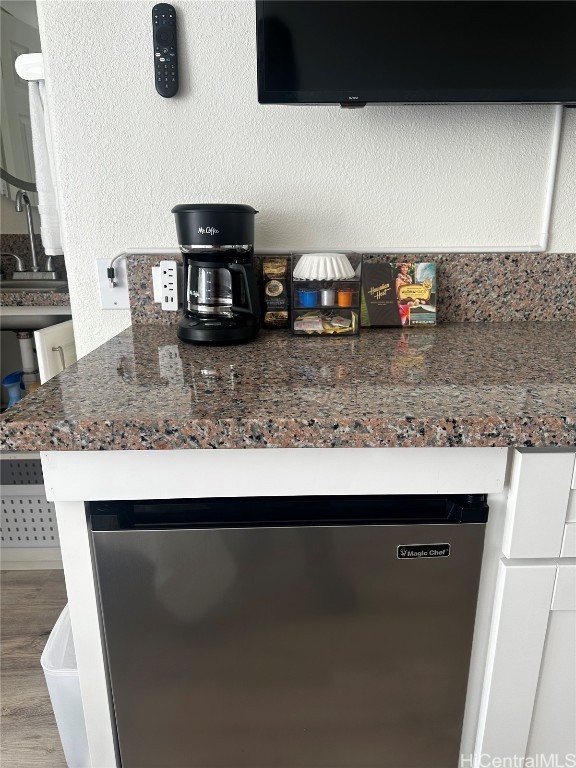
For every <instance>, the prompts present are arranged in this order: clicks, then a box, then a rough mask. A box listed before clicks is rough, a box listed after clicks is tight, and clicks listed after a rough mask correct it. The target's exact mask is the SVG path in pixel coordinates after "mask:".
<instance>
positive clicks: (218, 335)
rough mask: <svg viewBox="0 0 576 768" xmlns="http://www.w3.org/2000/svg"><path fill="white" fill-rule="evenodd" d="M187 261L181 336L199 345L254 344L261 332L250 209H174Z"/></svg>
mask: <svg viewBox="0 0 576 768" xmlns="http://www.w3.org/2000/svg"><path fill="white" fill-rule="evenodd" d="M172 213H173V214H174V215H175V217H176V230H177V233H178V241H179V244H180V250H181V251H182V256H183V260H184V281H185V292H184V314H183V316H182V318H181V319H180V321H179V323H178V337H179V338H180V339H182V341H188V342H191V343H193V344H238V343H242V342H245V341H251V340H252V339H253V338H255V336H256V335H257V334H258V330H259V328H260V306H259V301H258V290H257V286H256V275H255V271H254V216H255V215H256V213H258V211H255V210H254V208H251V207H250V206H249V205H219V204H214V205H194V204H191V205H177V206H175V207H174V208H173V209H172Z"/></svg>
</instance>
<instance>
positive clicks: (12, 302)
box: [0, 291, 70, 307]
mask: <svg viewBox="0 0 576 768" xmlns="http://www.w3.org/2000/svg"><path fill="white" fill-rule="evenodd" d="M0 300H1V302H2V306H4V307H69V306H70V294H69V293H68V292H67V291H66V292H64V291H63V292H59V291H2V295H1V296H0Z"/></svg>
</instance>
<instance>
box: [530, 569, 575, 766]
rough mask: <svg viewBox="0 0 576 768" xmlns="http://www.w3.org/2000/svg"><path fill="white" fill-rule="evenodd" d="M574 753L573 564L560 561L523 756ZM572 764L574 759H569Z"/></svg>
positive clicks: (563, 759)
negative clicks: (528, 734) (526, 745)
mask: <svg viewBox="0 0 576 768" xmlns="http://www.w3.org/2000/svg"><path fill="white" fill-rule="evenodd" d="M574 755H576V565H572V564H570V565H560V566H559V568H558V574H557V577H556V586H555V588H554V596H553V598H552V610H551V611H550V619H549V621H548V628H547V632H546V642H545V644H544V653H543V656H542V664H541V665H540V678H539V680H538V689H537V691H536V699H535V702H534V710H533V714H532V724H531V727H530V736H529V739H528V747H527V750H526V758H527V761H526V762H528V758H532V763H533V765H546V762H545V760H549V761H551V760H552V756H557V757H556V758H555V759H556V762H555V763H554V762H548V765H566V766H567V765H570V762H569V760H570V759H572V760H574V758H573V757H572V758H570V756H574ZM572 764H574V762H573V763H572Z"/></svg>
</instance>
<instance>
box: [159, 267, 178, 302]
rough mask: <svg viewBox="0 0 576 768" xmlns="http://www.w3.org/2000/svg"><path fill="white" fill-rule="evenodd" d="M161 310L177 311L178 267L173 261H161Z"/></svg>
mask: <svg viewBox="0 0 576 768" xmlns="http://www.w3.org/2000/svg"><path fill="white" fill-rule="evenodd" d="M160 272H161V275H160V276H161V278H162V309H165V310H167V311H168V312H177V311H178V267H177V266H176V262H175V261H161V262H160Z"/></svg>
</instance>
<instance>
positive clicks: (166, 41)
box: [156, 27, 174, 46]
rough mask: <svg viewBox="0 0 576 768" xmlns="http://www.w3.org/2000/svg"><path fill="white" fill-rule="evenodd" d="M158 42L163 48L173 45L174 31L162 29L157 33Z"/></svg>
mask: <svg viewBox="0 0 576 768" xmlns="http://www.w3.org/2000/svg"><path fill="white" fill-rule="evenodd" d="M156 42H157V43H158V45H162V46H166V45H171V44H172V43H173V42H174V30H173V29H168V28H167V27H161V28H160V29H158V30H157V32H156Z"/></svg>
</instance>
